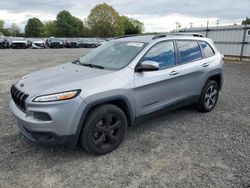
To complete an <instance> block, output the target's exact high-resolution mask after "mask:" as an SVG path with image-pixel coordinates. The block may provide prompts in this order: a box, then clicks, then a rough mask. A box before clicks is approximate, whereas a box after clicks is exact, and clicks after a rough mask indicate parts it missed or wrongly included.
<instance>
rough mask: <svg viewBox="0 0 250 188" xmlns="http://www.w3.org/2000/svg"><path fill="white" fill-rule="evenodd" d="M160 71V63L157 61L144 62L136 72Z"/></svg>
mask: <svg viewBox="0 0 250 188" xmlns="http://www.w3.org/2000/svg"><path fill="white" fill-rule="evenodd" d="M156 70H159V63H157V62H155V61H149V60H146V61H143V62H142V63H141V64H140V65H139V66H138V67H137V68H136V72H142V71H156Z"/></svg>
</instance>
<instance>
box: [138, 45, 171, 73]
mask: <svg viewBox="0 0 250 188" xmlns="http://www.w3.org/2000/svg"><path fill="white" fill-rule="evenodd" d="M142 61H155V62H157V63H159V68H160V70H162V69H166V68H170V67H173V66H175V50H174V43H173V41H166V42H160V43H158V44H156V45H155V46H153V47H152V48H151V49H150V50H149V51H148V52H147V53H146V55H145V56H144V57H143V59H142Z"/></svg>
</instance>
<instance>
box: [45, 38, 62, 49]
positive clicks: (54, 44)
mask: <svg viewBox="0 0 250 188" xmlns="http://www.w3.org/2000/svg"><path fill="white" fill-rule="evenodd" d="M46 44H47V46H48V47H49V48H63V47H64V41H63V40H62V39H57V38H49V39H47V40H46Z"/></svg>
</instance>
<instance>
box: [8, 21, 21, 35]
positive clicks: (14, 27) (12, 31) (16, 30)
mask: <svg viewBox="0 0 250 188" xmlns="http://www.w3.org/2000/svg"><path fill="white" fill-rule="evenodd" d="M9 32H10V35H11V36H13V37H18V36H21V35H22V34H21V32H20V28H19V27H18V26H17V24H15V23H12V24H11V26H10V28H9Z"/></svg>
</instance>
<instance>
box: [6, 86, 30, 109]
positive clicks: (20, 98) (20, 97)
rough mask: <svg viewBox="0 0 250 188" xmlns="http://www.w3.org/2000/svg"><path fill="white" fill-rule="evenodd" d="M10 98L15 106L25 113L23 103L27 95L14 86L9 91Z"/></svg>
mask: <svg viewBox="0 0 250 188" xmlns="http://www.w3.org/2000/svg"><path fill="white" fill-rule="evenodd" d="M10 93H11V97H12V99H13V101H14V102H15V104H16V105H17V106H18V107H19V108H20V109H21V110H22V111H25V110H26V109H25V101H26V99H27V98H28V97H29V95H28V94H26V93H24V92H22V91H20V90H18V89H17V88H16V87H15V86H14V85H12V87H11V89H10Z"/></svg>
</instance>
